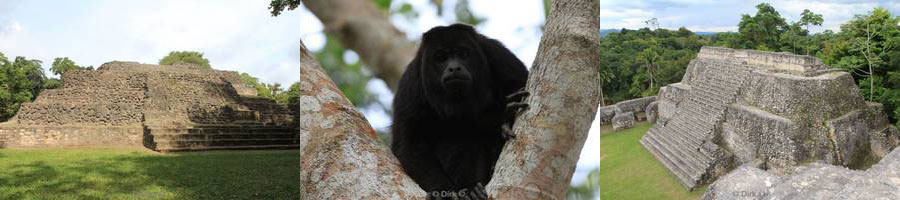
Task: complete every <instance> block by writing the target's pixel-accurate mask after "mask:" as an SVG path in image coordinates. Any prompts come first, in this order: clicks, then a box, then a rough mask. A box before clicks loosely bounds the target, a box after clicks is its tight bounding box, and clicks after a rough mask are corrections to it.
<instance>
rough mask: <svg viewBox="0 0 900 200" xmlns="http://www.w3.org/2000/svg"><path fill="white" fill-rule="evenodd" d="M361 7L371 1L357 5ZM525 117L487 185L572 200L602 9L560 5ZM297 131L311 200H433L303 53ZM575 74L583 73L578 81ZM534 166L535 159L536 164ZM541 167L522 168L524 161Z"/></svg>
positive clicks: (498, 194) (591, 4)
mask: <svg viewBox="0 0 900 200" xmlns="http://www.w3.org/2000/svg"><path fill="white" fill-rule="evenodd" d="M356 3H358V4H359V3H365V1H357V2H356ZM552 5H553V6H552V8H551V11H550V13H551V15H550V17H549V18H548V23H547V27H546V28H547V31H546V34H545V35H544V37H543V38H542V42H541V47H540V50H539V55H538V57H537V60H536V62H535V63H536V65H535V66H534V67H533V68H532V71H533V73H532V74H531V75H530V79H529V83H528V86H527V88H528V90H529V91H530V92H531V94H532V96H531V97H530V98H529V99H528V100H527V101H528V102H529V103H530V104H531V105H532V109H531V111H528V112H526V113H525V114H523V115H522V116H521V117H519V119H518V120H517V121H519V122H521V123H516V126H515V128H514V130H515V131H516V133H517V135H518V137H517V139H515V141H514V142H511V143H509V144H508V145H507V146H506V149H505V150H504V155H501V159H500V160H499V161H498V165H497V169H496V171H495V172H494V173H495V176H494V179H493V180H492V182H491V183H490V184H488V186H487V190H488V194H490V195H491V197H493V198H514V197H523V196H524V197H528V196H530V197H534V198H541V197H543V198H556V199H559V198H563V197H564V195H565V189H566V188H567V187H568V183H569V179H570V178H571V175H572V170H573V169H574V166H575V163H576V162H577V160H578V155H579V152H580V149H581V145H582V144H583V142H584V139H585V136H586V134H587V129H588V128H589V127H590V122H591V121H592V118H593V116H594V114H595V113H594V112H595V111H596V108H597V100H599V90H598V89H597V88H598V87H599V83H600V79H599V73H600V70H599V67H600V65H599V64H600V63H599V61H600V60H599V59H597V58H598V55H599V53H600V52H601V51H600V46H599V45H597V44H598V43H599V39H600V36H599V34H598V33H597V32H596V31H594V30H597V29H599V24H600V23H599V16H598V15H596V13H598V12H599V3H598V2H596V1H590V0H559V1H553V4H552ZM300 58H301V69H300V74H301V77H304V80H303V81H301V84H300V96H299V97H298V99H299V100H298V105H297V107H298V110H299V111H300V112H299V114H298V115H299V116H298V123H299V126H300V127H299V129H300V130H302V131H301V133H303V135H304V136H303V137H306V138H308V139H305V140H304V141H305V142H304V143H305V144H306V145H305V147H304V149H303V151H301V152H302V153H301V160H302V161H301V169H303V171H302V174H301V181H302V183H303V190H304V194H305V195H306V196H305V197H304V198H308V199H332V198H346V199H366V198H374V199H379V198H401V199H407V198H424V196H425V193H424V192H423V191H422V190H421V189H420V188H419V187H418V186H417V185H415V183H414V182H413V181H412V180H411V179H409V177H407V176H405V175H403V174H404V173H403V172H402V170H401V168H400V166H398V163H397V161H396V159H395V158H393V156H391V155H390V153H389V152H387V149H386V147H385V146H383V145H381V144H380V143H378V142H377V141H376V139H375V138H376V137H375V132H374V130H372V129H371V127H370V126H369V125H368V123H366V121H365V120H364V119H363V117H362V115H360V114H359V113H357V112H356V111H354V110H353V107H352V105H350V103H349V101H348V100H347V99H346V97H344V96H343V95H334V94H340V92H339V91H338V89H337V87H336V86H335V85H334V84H333V83H332V82H330V81H328V80H329V78H328V77H327V75H326V74H325V73H324V72H323V70H322V69H321V67H319V65H318V63H316V61H315V60H314V59H313V56H311V55H310V54H309V53H308V51H307V50H306V48H305V47H303V46H302V45H301V56H300ZM573 71H578V72H583V73H571V72H573ZM526 158H533V159H527V160H523V159H526ZM524 162H528V163H532V164H533V165H525V166H523V165H521V164H519V163H524Z"/></svg>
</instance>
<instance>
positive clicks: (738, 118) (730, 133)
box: [722, 105, 801, 174]
mask: <svg viewBox="0 0 900 200" xmlns="http://www.w3.org/2000/svg"><path fill="white" fill-rule="evenodd" d="M726 119H727V120H726V122H725V123H723V125H722V140H723V141H722V143H723V144H724V145H725V147H726V148H727V149H730V150H731V153H732V154H733V155H734V156H735V161H736V162H737V163H736V164H735V165H740V164H744V163H751V162H754V161H756V160H758V161H759V162H761V164H763V165H764V166H763V167H764V168H767V169H772V170H773V171H775V172H776V173H778V174H784V173H787V172H788V171H787V170H789V167H791V166H794V165H796V164H797V161H796V160H797V157H799V156H801V155H799V153H800V152H798V149H797V146H798V145H797V144H796V143H795V142H794V141H800V140H796V139H800V138H796V137H795V136H797V134H795V131H796V130H795V129H796V126H795V125H794V123H793V122H792V121H791V120H789V119H787V118H784V117H781V116H777V115H774V114H771V113H768V112H766V111H763V110H759V109H756V108H754V107H749V106H743V105H731V106H728V111H727V116H726Z"/></svg>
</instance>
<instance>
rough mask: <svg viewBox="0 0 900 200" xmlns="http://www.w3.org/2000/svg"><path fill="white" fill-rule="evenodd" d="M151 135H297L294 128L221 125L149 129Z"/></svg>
mask: <svg viewBox="0 0 900 200" xmlns="http://www.w3.org/2000/svg"><path fill="white" fill-rule="evenodd" d="M146 129H147V132H148V133H149V134H233V133H295V132H296V130H295V129H294V128H289V127H277V126H254V125H248V126H236V125H219V126H203V127H193V128H183V127H147V128H146Z"/></svg>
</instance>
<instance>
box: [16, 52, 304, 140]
mask: <svg viewBox="0 0 900 200" xmlns="http://www.w3.org/2000/svg"><path fill="white" fill-rule="evenodd" d="M242 85H243V84H242V83H241V79H240V75H239V74H238V73H237V72H231V71H219V70H211V69H206V68H202V67H199V66H195V65H177V66H170V65H147V64H139V63H135V62H109V63H106V64H103V65H102V66H100V67H99V68H98V69H97V70H74V71H70V72H67V73H66V74H64V76H63V84H62V87H61V88H59V89H53V90H47V91H44V92H43V93H41V94H40V96H38V98H37V99H36V100H35V101H34V102H31V103H25V104H23V105H22V107H21V108H20V110H19V112H18V113H17V115H16V116H15V117H13V119H12V120H10V121H9V122H6V123H3V124H0V128H2V129H3V131H0V136H3V138H6V139H5V140H3V141H4V143H5V145H7V146H65V145H78V144H85V145H91V144H106V143H107V142H109V143H116V141H126V140H124V139H121V138H122V137H130V136H131V134H132V128H126V127H141V126H142V125H143V126H164V125H184V126H190V125H215V124H245V125H248V124H249V125H260V126H269V125H277V126H287V125H289V124H291V123H293V119H294V118H293V117H292V115H291V114H292V112H291V111H290V110H289V109H287V108H285V107H284V106H281V105H278V104H276V103H275V102H274V101H272V100H268V99H260V98H257V97H250V96H242V95H241V94H249V93H250V92H248V91H249V90H247V88H243V86H242ZM245 90H247V91H245ZM253 91H254V92H253V93H255V89H253ZM65 127H83V128H81V129H73V132H64V133H60V131H61V130H65V129H64V128H65ZM90 127H96V128H90ZM89 130H98V131H95V132H91V133H88V132H89ZM101 130H102V131H101ZM99 137H108V138H110V139H109V140H110V141H107V140H105V139H98V138H99ZM0 139H2V138H0ZM91 140H96V141H102V142H99V143H98V142H92V141H91ZM129 141H130V140H129ZM119 143H120V144H126V143H121V142H119ZM127 144H140V142H138V143H134V142H127Z"/></svg>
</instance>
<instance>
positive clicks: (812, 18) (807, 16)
mask: <svg viewBox="0 0 900 200" xmlns="http://www.w3.org/2000/svg"><path fill="white" fill-rule="evenodd" d="M800 16H802V17H800V25H803V26H806V30H809V26H810V25H816V26H821V25H822V22H824V21H825V20H824V19H822V14H816V13H813V12H812V11H809V9H803V13H801V14H800Z"/></svg>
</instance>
